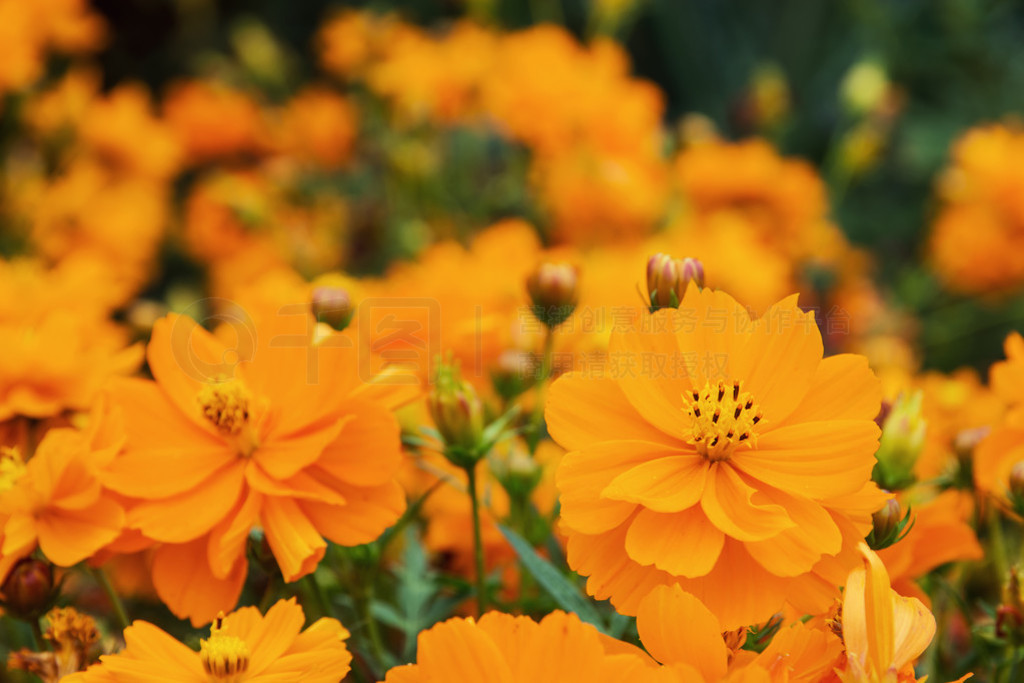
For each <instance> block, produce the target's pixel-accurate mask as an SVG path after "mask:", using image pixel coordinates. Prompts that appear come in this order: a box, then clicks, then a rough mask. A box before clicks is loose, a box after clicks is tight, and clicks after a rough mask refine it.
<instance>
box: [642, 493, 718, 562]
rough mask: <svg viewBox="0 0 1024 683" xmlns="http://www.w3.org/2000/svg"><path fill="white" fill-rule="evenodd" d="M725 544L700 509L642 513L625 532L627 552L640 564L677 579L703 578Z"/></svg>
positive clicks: (646, 511) (643, 511)
mask: <svg viewBox="0 0 1024 683" xmlns="http://www.w3.org/2000/svg"><path fill="white" fill-rule="evenodd" d="M724 543H725V535H724V534H723V533H722V532H721V531H719V530H718V529H717V528H716V527H715V526H714V525H713V524H712V523H711V522H710V521H708V518H707V516H705V514H704V512H703V511H702V510H701V509H700V508H699V507H696V506H695V507H691V508H690V509H689V510H686V511H684V512H674V513H670V514H666V513H661V512H652V511H651V510H641V511H640V512H639V513H638V514H637V516H636V517H635V518H634V519H633V522H632V523H631V524H630V525H629V531H627V532H626V552H627V553H628V554H629V556H630V557H631V558H633V559H634V560H635V561H636V562H637V563H639V564H642V565H645V566H646V565H652V564H653V565H654V566H655V567H657V568H658V569H661V570H663V571H666V572H668V573H669V574H673V575H675V576H685V577H687V578H695V577H698V576H704V575H705V574H707V573H708V572H709V571H711V568H712V567H714V566H715V563H716V562H717V561H718V556H719V554H720V553H721V552H722V545H723V544H724Z"/></svg>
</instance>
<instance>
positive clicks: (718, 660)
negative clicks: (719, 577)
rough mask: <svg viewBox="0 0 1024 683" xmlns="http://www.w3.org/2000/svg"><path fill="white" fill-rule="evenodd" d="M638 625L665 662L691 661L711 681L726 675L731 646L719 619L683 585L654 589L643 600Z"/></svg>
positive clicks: (642, 636) (656, 655) (655, 654)
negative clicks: (685, 589) (729, 646)
mask: <svg viewBox="0 0 1024 683" xmlns="http://www.w3.org/2000/svg"><path fill="white" fill-rule="evenodd" d="M636 627H637V631H638V632H639V634H640V640H641V642H643V644H644V647H645V648H647V651H648V652H650V653H651V655H652V656H653V657H654V658H655V659H657V660H658V661H659V662H661V663H662V664H689V665H691V666H693V667H694V668H696V669H697V670H698V671H700V672H701V674H703V676H704V680H707V681H719V680H722V678H723V677H724V676H725V672H726V669H727V668H728V663H729V649H728V648H727V647H726V646H725V641H723V640H722V627H721V625H720V624H719V622H718V619H716V618H715V615H714V614H712V613H711V611H710V610H708V608H707V607H705V606H704V605H703V604H702V603H701V601H700V600H698V599H697V598H695V597H694V596H692V595H690V594H689V593H687V592H685V591H684V590H683V589H682V588H680V587H679V586H658V587H657V588H655V589H654V590H653V591H651V593H650V595H648V596H647V597H646V598H644V599H643V600H642V601H641V602H640V609H639V610H638V611H637V615H636Z"/></svg>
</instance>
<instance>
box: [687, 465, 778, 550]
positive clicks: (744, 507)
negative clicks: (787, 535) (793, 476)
mask: <svg viewBox="0 0 1024 683" xmlns="http://www.w3.org/2000/svg"><path fill="white" fill-rule="evenodd" d="M700 504H701V507H702V508H703V509H704V512H705V513H706V514H707V516H708V519H710V520H711V522H712V523H713V524H714V525H715V526H717V527H718V528H719V529H721V530H722V532H723V533H725V534H728V535H729V536H731V537H732V538H735V539H736V540H739V541H763V540H765V539H767V538H773V537H775V536H778V534H779V533H780V532H781V531H783V530H784V529H788V528H790V527H793V526H795V525H794V523H793V520H791V519H790V518H789V515H788V514H786V510H785V508H783V507H782V506H780V505H776V504H774V503H770V502H768V501H767V500H766V499H765V498H764V497H763V496H762V495H761V494H760V493H759V492H758V490H757V489H755V488H754V487H752V486H750V485H749V484H748V483H747V482H745V481H744V480H743V478H742V477H741V476H740V475H739V474H738V473H737V472H736V470H734V469H733V468H732V467H731V466H730V465H728V464H726V463H714V464H712V465H711V468H710V471H709V473H708V480H707V485H706V487H705V489H704V495H703V496H702V497H701V499H700Z"/></svg>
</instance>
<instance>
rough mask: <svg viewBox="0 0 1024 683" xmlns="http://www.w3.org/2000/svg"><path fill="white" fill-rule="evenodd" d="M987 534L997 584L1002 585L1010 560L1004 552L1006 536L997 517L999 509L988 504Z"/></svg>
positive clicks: (1007, 574)
mask: <svg viewBox="0 0 1024 683" xmlns="http://www.w3.org/2000/svg"><path fill="white" fill-rule="evenodd" d="M987 522H988V534H989V536H990V537H991V540H992V561H993V563H994V565H995V569H996V574H997V577H998V581H999V584H1000V585H1002V584H1003V582H1005V581H1006V580H1007V579H1008V578H1009V575H1010V560H1009V556H1008V555H1007V552H1006V538H1005V537H1004V536H1003V525H1002V522H1001V520H1000V519H999V510H997V509H996V506H995V505H990V506H989V510H988V520H987Z"/></svg>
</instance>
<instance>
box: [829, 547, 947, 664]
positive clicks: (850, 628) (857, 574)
mask: <svg viewBox="0 0 1024 683" xmlns="http://www.w3.org/2000/svg"><path fill="white" fill-rule="evenodd" d="M860 552H861V555H862V557H863V562H864V565H863V567H858V568H857V569H854V570H853V571H852V572H851V573H850V576H849V578H848V579H847V580H846V588H845V589H844V592H843V608H842V616H841V619H840V623H841V625H842V633H843V644H844V645H845V646H846V662H845V666H844V667H843V670H842V671H839V678H840V679H841V680H842V681H844V683H897V681H900V682H901V683H902V682H904V681H917V678H916V677H915V675H914V661H915V660H916V659H917V658H918V657H919V656H920V655H921V653H922V652H924V651H925V648H927V647H928V644H929V643H930V642H931V640H932V637H933V636H934V635H935V617H933V616H932V614H931V612H929V611H928V608H927V607H925V606H924V605H923V604H921V601H920V600H918V599H917V598H905V597H902V596H900V595H898V594H897V593H896V592H895V591H894V590H892V588H891V587H890V585H889V575H888V574H887V573H886V571H885V565H884V564H882V561H881V560H880V559H879V558H878V556H877V555H875V553H873V552H871V550H870V549H869V548H868V547H867V546H866V545H863V544H862V545H861V546H860ZM922 680H923V679H922ZM961 680H962V679H961Z"/></svg>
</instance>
